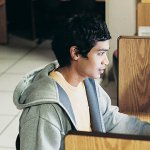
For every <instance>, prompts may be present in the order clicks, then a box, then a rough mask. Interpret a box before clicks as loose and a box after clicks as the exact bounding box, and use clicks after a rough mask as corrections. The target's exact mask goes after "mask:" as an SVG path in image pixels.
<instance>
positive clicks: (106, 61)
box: [102, 55, 109, 65]
mask: <svg viewBox="0 0 150 150" xmlns="http://www.w3.org/2000/svg"><path fill="white" fill-rule="evenodd" d="M102 64H105V65H108V64H109V60H108V57H107V55H105V56H104V58H103V61H102Z"/></svg>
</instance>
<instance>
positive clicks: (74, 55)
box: [70, 46, 80, 60]
mask: <svg viewBox="0 0 150 150" xmlns="http://www.w3.org/2000/svg"><path fill="white" fill-rule="evenodd" d="M70 55H71V58H72V60H78V58H79V57H80V55H79V53H78V49H77V47H76V46H71V47H70Z"/></svg>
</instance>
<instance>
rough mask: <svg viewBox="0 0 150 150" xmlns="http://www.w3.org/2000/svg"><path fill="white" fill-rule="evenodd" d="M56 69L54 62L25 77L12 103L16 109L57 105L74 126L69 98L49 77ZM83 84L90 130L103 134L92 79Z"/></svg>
mask: <svg viewBox="0 0 150 150" xmlns="http://www.w3.org/2000/svg"><path fill="white" fill-rule="evenodd" d="M57 67H58V63H57V61H55V62H53V63H51V64H49V65H47V66H46V67H44V68H39V69H36V70H33V71H32V72H30V73H29V74H27V75H25V76H24V77H23V79H22V80H21V81H20V82H19V83H18V85H17V86H16V89H15V91H14V94H13V101H14V104H15V105H16V107H17V108H18V109H24V108H26V107H30V106H35V105H39V104H44V103H45V104H46V103H56V104H59V105H60V106H61V107H62V108H63V109H64V110H65V111H66V113H67V114H68V116H69V118H70V119H71V121H72V123H73V124H74V126H75V124H76V123H75V122H76V121H75V116H74V113H73V110H72V107H71V103H70V101H69V98H68V97H67V95H66V93H65V91H64V90H63V89H62V87H61V86H60V85H59V84H57V83H56V82H55V81H54V80H53V79H52V78H50V77H49V73H50V72H51V71H52V70H54V69H56V68H57ZM84 84H85V88H86V93H87V99H88V103H89V108H90V117H91V127H92V130H93V131H101V132H104V129H103V127H102V124H103V121H102V116H101V115H100V107H99V103H98V99H97V93H96V91H97V90H96V86H95V82H94V80H93V79H89V78H87V79H85V80H84Z"/></svg>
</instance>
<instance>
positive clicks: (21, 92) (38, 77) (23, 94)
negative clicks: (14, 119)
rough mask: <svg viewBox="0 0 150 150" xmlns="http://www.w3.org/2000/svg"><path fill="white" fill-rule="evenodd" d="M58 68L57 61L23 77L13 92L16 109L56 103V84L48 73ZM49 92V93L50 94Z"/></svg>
mask: <svg viewBox="0 0 150 150" xmlns="http://www.w3.org/2000/svg"><path fill="white" fill-rule="evenodd" d="M57 67H58V63H57V61H54V62H53V63H51V64H49V65H47V66H46V67H44V68H38V69H36V70H33V71H32V72H30V73H28V74H27V75H25V76H24V77H23V78H22V80H21V81H20V82H19V83H18V85H17V86H16V88H15V90H14V94H13V101H14V104H15V105H16V106H17V108H18V109H23V108H25V107H29V106H33V105H38V104H43V103H50V102H56V101H58V92H57V90H56V89H57V87H56V86H57V85H56V82H55V81H54V80H53V79H51V78H50V77H49V72H51V71H52V70H54V69H56V68H57ZM50 91H51V92H50Z"/></svg>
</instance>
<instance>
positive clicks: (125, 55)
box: [118, 36, 150, 118]
mask: <svg viewBox="0 0 150 150" xmlns="http://www.w3.org/2000/svg"><path fill="white" fill-rule="evenodd" d="M118 51H119V59H118V60H119V61H118V106H119V109H120V111H121V112H128V113H133V114H134V113H137V114H138V113H139V114H140V113H144V114H145V115H146V114H147V113H148V115H149V114H150V37H139V36H122V37H119V38H118ZM148 118H150V117H148Z"/></svg>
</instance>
